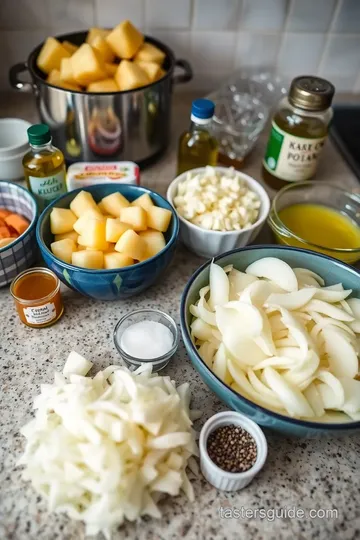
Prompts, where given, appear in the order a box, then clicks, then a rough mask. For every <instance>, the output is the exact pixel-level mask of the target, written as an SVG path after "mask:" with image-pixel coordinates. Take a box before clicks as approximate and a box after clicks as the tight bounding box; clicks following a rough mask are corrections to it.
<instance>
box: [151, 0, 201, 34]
mask: <svg viewBox="0 0 360 540" xmlns="http://www.w3.org/2000/svg"><path fill="white" fill-rule="evenodd" d="M190 16H191V3H190V0H145V24H146V28H163V29H167V28H185V29H186V28H190Z"/></svg>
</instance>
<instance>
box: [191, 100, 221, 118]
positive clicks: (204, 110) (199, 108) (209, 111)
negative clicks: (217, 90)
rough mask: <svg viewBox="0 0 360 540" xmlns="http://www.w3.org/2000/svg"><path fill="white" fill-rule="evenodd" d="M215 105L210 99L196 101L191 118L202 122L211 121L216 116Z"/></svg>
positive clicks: (193, 103) (193, 104)
mask: <svg viewBox="0 0 360 540" xmlns="http://www.w3.org/2000/svg"><path fill="white" fill-rule="evenodd" d="M214 111H215V105H214V103H213V102H212V101H210V99H195V100H194V101H193V102H192V106H191V116H192V117H194V118H200V119H201V120H210V118H212V117H213V116H214Z"/></svg>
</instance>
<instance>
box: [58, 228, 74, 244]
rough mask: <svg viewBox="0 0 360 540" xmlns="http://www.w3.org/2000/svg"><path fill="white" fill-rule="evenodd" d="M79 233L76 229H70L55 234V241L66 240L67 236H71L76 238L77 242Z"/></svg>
mask: <svg viewBox="0 0 360 540" xmlns="http://www.w3.org/2000/svg"><path fill="white" fill-rule="evenodd" d="M78 237H79V235H78V233H77V232H76V231H70V232H67V233H63V234H55V242H57V241H58V240H65V238H70V240H74V242H75V243H77V239H78Z"/></svg>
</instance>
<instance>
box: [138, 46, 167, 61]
mask: <svg viewBox="0 0 360 540" xmlns="http://www.w3.org/2000/svg"><path fill="white" fill-rule="evenodd" d="M165 56H166V55H165V53H164V52H163V51H161V50H160V49H158V48H157V47H155V45H152V44H151V43H143V44H142V45H141V47H140V49H139V50H138V52H137V53H136V55H135V58H134V62H156V64H159V66H161V64H162V63H163V61H164V60H165Z"/></svg>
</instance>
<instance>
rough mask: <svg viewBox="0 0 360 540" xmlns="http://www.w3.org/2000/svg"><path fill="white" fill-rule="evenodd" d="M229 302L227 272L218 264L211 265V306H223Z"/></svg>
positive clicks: (212, 307) (213, 308)
mask: <svg viewBox="0 0 360 540" xmlns="http://www.w3.org/2000/svg"><path fill="white" fill-rule="evenodd" d="M228 301H229V279H228V277H227V275H226V272H224V270H223V269H222V268H221V266H219V265H218V264H214V263H213V262H212V263H211V264H210V298H209V306H210V308H211V309H212V310H215V307H216V306H223V305H224V304H226V303H227V302H228Z"/></svg>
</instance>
